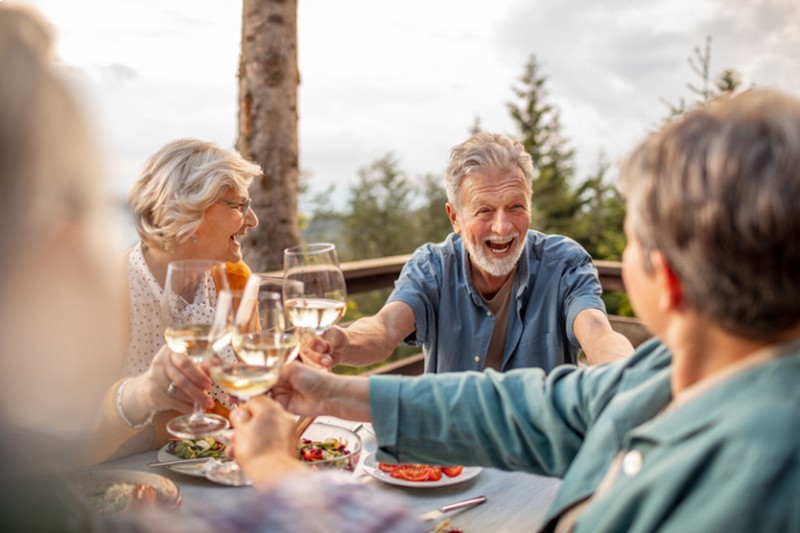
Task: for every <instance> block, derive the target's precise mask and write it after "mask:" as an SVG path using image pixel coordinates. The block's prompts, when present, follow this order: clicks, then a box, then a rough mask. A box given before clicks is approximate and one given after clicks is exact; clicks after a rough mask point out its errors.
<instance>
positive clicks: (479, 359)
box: [475, 355, 481, 363]
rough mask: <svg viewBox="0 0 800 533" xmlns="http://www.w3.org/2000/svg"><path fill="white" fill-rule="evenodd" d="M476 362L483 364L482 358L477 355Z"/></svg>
mask: <svg viewBox="0 0 800 533" xmlns="http://www.w3.org/2000/svg"><path fill="white" fill-rule="evenodd" d="M475 362H476V363H480V362H481V356H480V355H476V356H475Z"/></svg>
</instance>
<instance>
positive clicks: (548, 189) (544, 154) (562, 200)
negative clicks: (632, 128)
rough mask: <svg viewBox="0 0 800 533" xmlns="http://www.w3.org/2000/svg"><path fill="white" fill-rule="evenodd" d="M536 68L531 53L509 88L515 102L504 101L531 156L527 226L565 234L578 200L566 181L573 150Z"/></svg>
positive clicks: (543, 77) (578, 206)
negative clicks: (529, 223)
mask: <svg viewBox="0 0 800 533" xmlns="http://www.w3.org/2000/svg"><path fill="white" fill-rule="evenodd" d="M540 69H541V67H540V65H539V63H538V62H537V61H536V57H535V56H531V57H530V59H529V60H528V63H527V64H526V65H525V70H524V72H523V74H522V76H521V77H520V78H519V83H520V85H518V86H516V87H512V90H513V92H514V94H515V95H516V96H517V98H518V99H519V102H518V103H515V102H508V103H507V107H508V110H509V113H510V114H511V118H512V119H514V122H515V123H516V126H517V129H518V134H517V139H518V140H519V141H520V142H521V143H522V144H523V146H525V149H526V150H527V151H528V153H529V154H531V157H532V158H533V165H534V179H533V191H534V196H533V210H532V217H531V218H532V220H531V225H532V226H533V227H534V228H536V229H538V230H540V231H543V232H545V233H560V234H569V230H570V229H571V225H572V222H571V221H572V219H573V218H574V216H575V214H576V213H577V212H578V210H579V209H580V203H581V202H580V199H579V198H578V196H577V194H576V192H575V191H574V190H573V189H572V187H571V184H570V181H571V179H572V176H573V175H574V173H575V170H574V166H573V159H574V156H575V153H574V150H572V149H571V148H569V147H568V146H567V140H566V139H565V138H564V136H563V134H562V133H561V119H560V115H559V112H558V109H556V108H555V107H554V106H553V105H552V104H550V103H549V102H548V101H547V97H548V94H547V90H546V88H545V83H546V82H547V78H546V77H545V76H544V75H542V74H541V73H540Z"/></svg>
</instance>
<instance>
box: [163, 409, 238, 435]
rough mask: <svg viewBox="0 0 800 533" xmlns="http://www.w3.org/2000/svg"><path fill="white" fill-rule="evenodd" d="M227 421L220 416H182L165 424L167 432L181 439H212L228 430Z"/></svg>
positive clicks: (228, 424)
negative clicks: (216, 434)
mask: <svg viewBox="0 0 800 533" xmlns="http://www.w3.org/2000/svg"><path fill="white" fill-rule="evenodd" d="M229 427H230V423H229V422H228V419H227V418H225V417H224V416H220V415H209V414H199V415H195V414H192V415H184V416H179V417H177V418H173V419H172V420H170V421H169V422H168V423H167V431H169V432H170V433H171V434H173V435H175V436H176V437H178V438H181V439H202V438H203V437H213V436H214V434H215V433H219V432H220V431H222V430H223V429H228V428H229Z"/></svg>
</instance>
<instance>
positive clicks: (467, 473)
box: [361, 453, 483, 489]
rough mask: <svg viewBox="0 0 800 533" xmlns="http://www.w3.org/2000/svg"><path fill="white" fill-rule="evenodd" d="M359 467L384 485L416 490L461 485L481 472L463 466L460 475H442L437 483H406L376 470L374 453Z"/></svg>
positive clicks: (476, 467) (476, 468)
mask: <svg viewBox="0 0 800 533" xmlns="http://www.w3.org/2000/svg"><path fill="white" fill-rule="evenodd" d="M361 466H362V468H363V469H364V472H366V473H367V474H369V475H370V476H372V477H374V478H375V479H378V480H380V481H383V482H384V483H389V484H390V485H399V486H401V487H414V488H417V489H432V488H436V487H446V486H447V485H455V484H457V483H463V482H464V481H468V480H470V479H472V478H474V477H475V476H477V475H478V474H479V473H480V471H481V470H483V469H482V468H481V467H480V466H465V467H464V471H463V472H461V475H458V476H456V477H447V476H446V475H444V474H442V479H440V480H439V481H407V480H405V479H397V478H394V477H392V476H390V475H389V474H387V473H386V472H384V471H382V470H380V469H379V468H378V460H377V459H376V458H375V454H374V453H370V454H368V455H367V456H366V457H364V464H362V465H361Z"/></svg>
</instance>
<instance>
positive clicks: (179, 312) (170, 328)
mask: <svg viewBox="0 0 800 533" xmlns="http://www.w3.org/2000/svg"><path fill="white" fill-rule="evenodd" d="M162 307H163V317H164V339H165V340H166V341H167V345H168V346H169V348H170V349H171V350H172V351H174V352H177V353H182V354H185V355H186V356H187V357H189V358H190V359H191V360H192V361H193V362H194V363H195V364H202V363H207V362H208V361H209V360H210V359H211V357H212V355H213V354H214V350H215V349H219V348H221V347H223V346H224V345H226V344H230V338H231V334H232V332H233V307H232V300H231V294H230V292H229V291H228V283H227V278H226V276H225V263H221V262H218V261H208V260H194V259H192V260H181V261H173V262H171V263H170V264H169V265H168V266H167V278H166V283H165V284H164V299H163V300H162ZM229 425H230V424H229V423H228V420H227V419H226V418H225V417H222V416H219V415H214V414H207V413H204V412H203V409H202V406H201V405H200V404H198V403H195V405H194V410H193V412H192V414H191V415H184V416H179V417H177V418H174V419H172V420H170V421H169V423H168V424H167V430H168V431H169V432H170V433H172V434H173V435H175V436H176V437H180V438H182V439H194V438H200V437H206V436H209V435H213V434H215V433H217V432H218V431H220V430H223V429H225V428H227V427H229Z"/></svg>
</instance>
